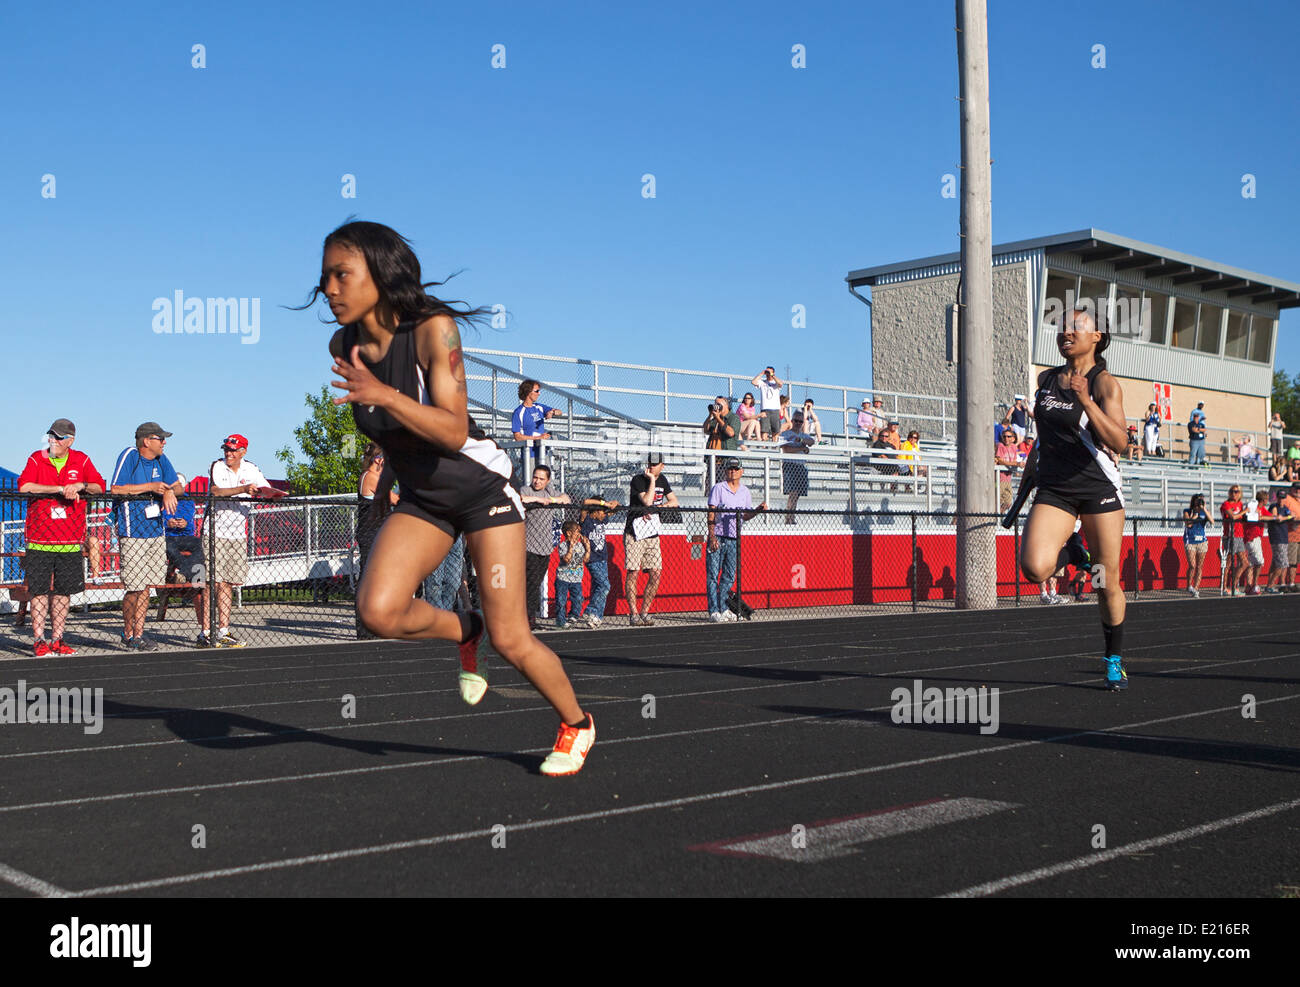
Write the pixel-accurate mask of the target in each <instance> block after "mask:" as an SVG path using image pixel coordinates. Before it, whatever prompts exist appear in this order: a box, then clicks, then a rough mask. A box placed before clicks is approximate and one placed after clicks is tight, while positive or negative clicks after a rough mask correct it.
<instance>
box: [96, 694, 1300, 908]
mask: <svg viewBox="0 0 1300 987" xmlns="http://www.w3.org/2000/svg"><path fill="white" fill-rule="evenodd" d="M1297 698H1300V693H1297V694H1296V695H1292V696H1285V697H1281V698H1279V699H1266V700H1263V701H1262V702H1260V703H1259V704H1258V705H1260V706H1263V705H1266V704H1267V703H1274V702H1282V701H1283V700H1288V699H1297ZM1240 709H1241V707H1240V706H1238V705H1235V704H1234V705H1232V706H1223V707H1220V708H1218V709H1207V710H1200V711H1198V712H1195V713H1185V714H1182V715H1181V716H1167V717H1162V718H1161V719H1158V720H1151V721H1149V722H1146V721H1144V722H1141V723H1128V724H1124V725H1122V726H1119V727H1115V728H1114V729H1116V730H1133V729H1136V728H1138V727H1143V726H1147V725H1149V723H1150V724H1154V723H1167V722H1169V721H1170V720H1186V719H1193V718H1195V717H1198V716H1210V715H1213V714H1215V713H1223V712H1228V711H1232V712H1234V713H1235V712H1239V711H1240ZM775 722H776V721H773V724H774V723H775ZM717 729H718V730H725V729H730V728H729V727H720V728H717ZM710 732H714V731H713V730H701V731H689V730H687V731H681V733H684V734H695V733H710ZM1108 732H1109V731H1107V730H1083V731H1079V732H1077V733H1067V734H1061V735H1060V736H1058V737H1048V738H1046V739H1044V740H1021V741H1017V742H1015V743H1010V744H999V745H998V746H997V747H988V748H976V749H974V750H964V751H954V752H952V753H949V754H936V755H934V756H931V757H922V758H915V759H913V760H910V761H895V762H894V763H892V764H879V765H873V766H871V767H866V768H852V769H850V770H847V771H834V772H830V773H827V774H820V775H809V776H806V777H803V778H791V779H789V780H787V781H772V782H766V783H764V784H761V785H747V786H745V787H743V788H731V789H726V790H724V791H718V792H705V793H702V794H700V795H686V796H682V797H680V798H675V799H663V800H660V801H656V802H643V803H640V804H638V805H628V806H622V807H620V808H617V809H602V810H599V811H596V812H583V813H578V814H576V815H570V816H558V817H555V818H552V819H537V820H530V821H528V822H524V823H519V824H517V825H514V826H511V827H509V828H510V829H512V830H515V831H528V830H534V829H546V828H549V827H553V826H563V825H567V824H569V823H575V822H588V821H591V820H595V819H615V818H618V817H620V816H627V815H631V814H634V813H641V812H650V811H654V810H657V809H672V808H679V807H681V806H687V805H698V804H700V803H704V802H714V801H718V800H720V799H728V798H735V797H737V796H741V795H754V794H756V793H759V792H771V791H778V790H781V789H786V788H796V787H798V786H801V785H814V784H820V783H823V782H827V781H840V780H843V779H845V778H860V777H863V776H866V775H873V774H879V773H881V772H884V771H894V770H897V769H899V768H913V767H921V766H925V765H931V764H939V763H942V762H944V761H954V760H957V759H959V758H965V757H974V756H977V755H980V754H997V753H1001V752H1003V751H1009V750H1015V749H1017V748H1022V747H1033V746H1036V745H1038V744H1046V743H1053V742H1059V741H1062V740H1073V739H1075V738H1078V737H1086V736H1091V735H1094V734H1104V733H1108ZM649 739H656V738H650V737H638V738H628V740H627V741H625V742H636V741H639V740H649ZM614 743H618V741H614ZM394 767H403V765H394ZM363 770H383V769H373V768H369V769H364V768H358V769H353V770H352V771H349V772H337V773H355V772H356V771H363ZM235 784H236V785H239V784H243V783H238V782H237V783H235ZM253 784H256V782H253ZM491 835H493V831H492V829H490V828H489V829H475V830H467V831H463V832H460V833H448V834H444V835H440V836H428V837H424V838H422V839H416V840H402V841H400V842H397V843H383V844H379V845H377V846H368V847H356V848H353V849H350V850H336V851H332V852H329V853H316V854H310V855H308V856H303V857H289V858H286V859H283V860H267V861H263V862H262V863H258V864H244V865H242V866H239V867H226V868H222V869H220V870H212V871H197V872H194V873H190V874H177V875H174V876H172V877H162V878H155V879H153V880H149V881H135V882H132V883H129V884H116V885H108V886H104V887H99V888H91V889H89V890H86V891H80V892H74V894H75V895H77V896H83V897H89V896H92V895H106V894H122V893H126V892H129V891H142V890H146V889H149V888H162V887H169V886H173V885H177V884H190V883H192V882H195V881H207V880H212V879H213V878H218V877H233V876H236V875H240V874H253V873H258V872H262V871H270V870H281V869H284V868H288V867H301V866H303V865H304V864H316V863H328V862H329V861H333V860H345V859H349V858H352V857H364V856H370V855H373V854H381V853H392V852H394V851H397V850H410V849H415V848H418V847H430V846H440V845H442V844H446V843H455V842H460V841H463V840H469V839H474V838H476V837H483V836H491Z"/></svg>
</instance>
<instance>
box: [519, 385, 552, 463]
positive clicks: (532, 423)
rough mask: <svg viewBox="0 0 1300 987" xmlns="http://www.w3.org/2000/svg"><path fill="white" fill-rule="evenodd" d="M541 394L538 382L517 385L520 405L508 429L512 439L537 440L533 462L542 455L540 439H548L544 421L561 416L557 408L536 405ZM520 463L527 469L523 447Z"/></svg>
mask: <svg viewBox="0 0 1300 987" xmlns="http://www.w3.org/2000/svg"><path fill="white" fill-rule="evenodd" d="M541 393H542V382H541V381H539V380H525V381H522V382H521V383H520V384H519V400H520V402H521V403H520V405H519V407H517V408H516V409H515V413H514V414H513V415H512V416H511V417H510V428H511V430H512V432H513V434H514V437H515V438H516V439H517V440H518V441H520V442H522V441H523V440H525V439H538V440H539V441H537V442H534V443H533V456H534V460H535V461H536V460H540V458H541V455H542V443H541V441H540V440H541V439H549V438H550V437H551V433H550V432H548V431H546V420H547V419H548V418H554V417H555V416H556V415H559V414H562V412H561V411H560V409H559V408H551V407H548V406H547V405H544V404H538V403H537V398H538V396H539V395H540V394H541ZM519 455H520V463H521V464H522V466H521V468H522V469H527V468H528V447H527V446H524V447H523V448H522V449H521V450H520V453H519Z"/></svg>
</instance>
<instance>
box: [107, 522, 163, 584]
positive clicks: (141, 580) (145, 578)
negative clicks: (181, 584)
mask: <svg viewBox="0 0 1300 987" xmlns="http://www.w3.org/2000/svg"><path fill="white" fill-rule="evenodd" d="M117 542H118V547H119V548H120V549H121V551H122V588H123V589H124V590H125V591H126V592H128V593H138V592H139V591H140V590H142V589H148V588H149V587H150V586H160V585H162V582H163V580H164V579H165V578H166V577H167V543H166V539H165V538H164V537H163V536H162V535H159V536H158V537H157V538H119V539H118V540H117Z"/></svg>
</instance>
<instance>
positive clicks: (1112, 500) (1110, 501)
mask: <svg viewBox="0 0 1300 987" xmlns="http://www.w3.org/2000/svg"><path fill="white" fill-rule="evenodd" d="M1100 503H1102V504H1113V503H1115V498H1114V497H1107V498H1106V499H1105V500H1103V501H1100Z"/></svg>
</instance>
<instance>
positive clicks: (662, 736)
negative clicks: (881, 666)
mask: <svg viewBox="0 0 1300 987" xmlns="http://www.w3.org/2000/svg"><path fill="white" fill-rule="evenodd" d="M1088 654H1091V652H1088ZM1274 657H1286V656H1274ZM1023 660H1024V659H1008V663H1014V662H1016V661H1023ZM1034 660H1043V661H1045V660H1048V659H1047V658H1043V659H1034ZM1271 660H1273V658H1249V659H1245V660H1244V661H1242V660H1233V661H1225V662H1220V663H1219V664H1220V665H1241V664H1250V663H1254V662H1259V661H1271ZM1214 667H1215V666H1214V665H1199V666H1196V668H1197V669H1198V670H1207V669H1210V668H1214ZM1172 671H1179V669H1173V670H1172ZM892 674H904V675H906V674H911V673H909V672H901V673H892ZM1161 674H1168V673H1161ZM827 681H834V680H833V679H816V680H808V681H806V682H771V683H768V684H766V685H756V686H750V685H745V686H737V687H735V688H733V689H710V690H702V691H699V692H688V693H681V694H677V695H673V696H669V697H667V698H670V699H688V698H698V697H700V696H711V695H719V694H728V693H734V692H752V691H757V690H759V689H779V688H784V687H787V686H792V685H819V684H822V683H824V682H827ZM1087 681H1091V680H1087ZM1059 688H1063V684H1062V683H1059V682H1053V683H1047V684H1044V685H1035V686H1026V687H1024V688H1022V689H1013V690H1004V694H1005V695H1015V694H1017V693H1021V692H1039V691H1042V690H1044V689H1059ZM1297 697H1300V694H1297V696H1283V697H1280V698H1279V699H1266V700H1262V701H1260V702H1258V703H1257V704H1256V705H1257V706H1265V705H1268V704H1269V703H1273V702H1280V701H1282V700H1285V699H1292V698H1297ZM638 701H639V700H634V699H627V700H618V702H621V703H626V702H638ZM591 705H592V706H593V707H594V706H599V705H606V704H604V703H592V704H591ZM546 708H547V707H532V708H531V709H529V710H520V711H515V710H493V711H491V712H475V713H469V712H466V713H457V714H452V715H450V716H442V717H418V718H412V719H410V720H388V721H383V722H380V723H370V724H357V726H366V727H371V728H373V727H376V726H383V725H385V723H386V724H388V725H403V724H407V723H422V722H426V721H430V720H441V719H458V718H464V717H470V716H500V715H505V714H508V713H511V712H537V711H539V710H544V709H546ZM892 708H893V706H892V704H885V705H882V706H874V707H871V708H870V709H866V710H862V711H861V712H881V711H884V710H887V709H892ZM1240 708H1241V707H1240V706H1237V705H1234V706H1224V707H1221V708H1219V709H1214V710H1207V711H1205V713H1217V712H1223V711H1224V710H1228V709H1231V710H1234V711H1236V710H1240ZM859 712H860V711H858V710H850V711H846V712H843V713H834V714H824V713H812V714H801V715H798V716H789V717H781V718H779V719H765V720H751V721H748V722H745V723H732V724H726V725H722V726H716V727H700V728H695V729H691V730H677V731H672V732H669V733H656V734H651V735H648V736H643V737H616V738H612V739H610V740H605V741H603V742H602V746H605V747H608V746H610V745H611V744H625V743H641V742H644V741H651V740H668V739H672V738H675V737H693V736H702V735H704V734H708V733H725V732H729V731H732V730H748V729H750V728H751V727H767V726H779V725H781V724H786V723H798V722H815V721H818V720H825V719H834V718H837V717H840V716H852V715H857V714H858V713H859ZM1200 715H1205V714H1204V713H1191V714H1180V715H1176V716H1171V717H1165V718H1163V719H1157V720H1150V721H1147V722H1146V723H1142V724H1137V725H1138V726H1146V725H1150V724H1155V723H1164V722H1168V721H1171V720H1180V719H1184V718H1185V716H1200ZM350 726H351V725H346V726H335V727H333V729H334V730H335V731H337V730H343V729H348V728H349V727H350ZM1124 729H1128V727H1126V726H1117V727H1108V728H1106V729H1105V730H1090V731H1085V733H1077V734H1065V735H1062V736H1068V737H1079V736H1085V735H1086V734H1091V733H1108V732H1110V731H1113V730H1124ZM293 732H296V731H293ZM266 736H274V735H268V734H254V733H250V734H246V735H239V736H237V737H234V738H231V737H229V736H222V737H218V738H216V739H219V740H229V739H241V738H243V737H247V738H248V739H256V738H258V737H266ZM1056 739H1060V738H1049V739H1048V740H1043V741H1039V740H1028V741H1022V742H1020V743H1019V744H1014V745H1011V746H1012V747H1019V746H1025V745H1026V744H1036V743H1048V742H1050V741H1051V740H1056ZM146 743H172V741H150V742H146ZM123 746H136V745H123ZM92 749H95V748H92ZM994 749H995V750H999V749H1009V748H994ZM545 750H547V748H530V749H528V750H524V751H514V752H510V753H513V754H535V753H539V752H542V751H545ZM965 753H980V750H979V749H976V750H974V751H969V752H965ZM508 756H510V755H509V754H508V753H506V752H502V753H500V754H463V755H459V756H455V757H440V758H427V759H424V760H420V761H407V762H403V763H401V764H384V765H371V766H368V767H363V768H338V769H334V770H330V771H315V772H309V773H305V774H296V775H280V776H276V777H271V778H247V779H239V780H237V781H226V782H211V783H208V784H204V785H188V786H183V787H175V788H158V789H149V790H144V791H135V792H119V793H116V794H112V795H88V796H81V797H78V798H72V799H60V800H57V801H48V802H27V803H23V804H19V805H2V806H0V813H5V812H19V811H25V810H28V809H50V808H57V807H59V806H67V805H87V804H91V803H95V802H114V801H118V800H120V799H129V798H137V797H138V798H145V797H153V796H161V795H176V794H184V793H187V792H201V791H212V790H216V789H224V788H244V787H250V786H255V785H272V784H281V783H287V782H296V781H312V780H316V779H320V778H337V777H344V776H347V775H354V774H369V773H371V772H377V771H396V770H401V769H405V768H420V767H432V766H436V765H441V764H458V763H462V762H466V761H475V760H486V759H492V758H503V757H508ZM963 756H964V754H963ZM906 763H907V764H911V763H913V762H906Z"/></svg>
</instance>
